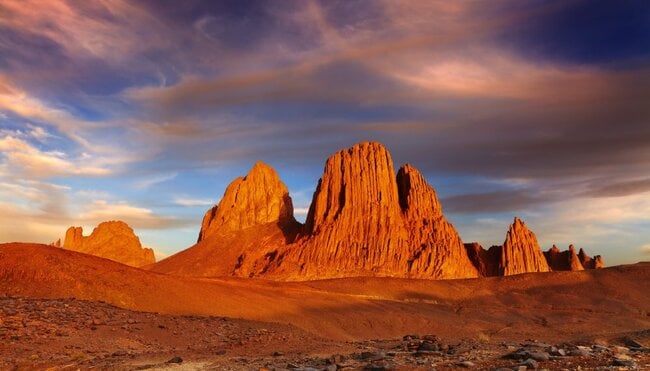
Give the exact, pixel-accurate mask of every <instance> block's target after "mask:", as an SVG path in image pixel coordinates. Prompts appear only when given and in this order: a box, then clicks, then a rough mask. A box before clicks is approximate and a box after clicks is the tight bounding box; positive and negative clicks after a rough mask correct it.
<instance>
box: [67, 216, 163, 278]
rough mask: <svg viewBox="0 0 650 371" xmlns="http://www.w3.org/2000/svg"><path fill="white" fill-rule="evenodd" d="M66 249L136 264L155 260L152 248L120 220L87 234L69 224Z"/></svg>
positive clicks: (139, 265) (134, 265)
mask: <svg viewBox="0 0 650 371" xmlns="http://www.w3.org/2000/svg"><path fill="white" fill-rule="evenodd" d="M63 248H64V249H67V250H74V251H78V252H82V253H85V254H89V255H95V256H99V257H102V258H106V259H110V260H114V261H116V262H120V263H122V264H126V265H130V266H133V267H142V266H145V265H149V264H153V263H155V262H156V258H155V256H154V253H153V250H152V249H150V248H143V247H142V245H141V244H140V239H139V238H138V236H136V235H135V233H134V232H133V229H131V227H129V225H128V224H126V223H124V222H121V221H109V222H103V223H100V224H99V225H98V226H97V227H96V228H95V229H94V230H93V232H92V233H91V234H90V236H88V237H84V236H83V229H82V228H81V227H70V228H68V230H67V231H66V233H65V239H64V242H63Z"/></svg>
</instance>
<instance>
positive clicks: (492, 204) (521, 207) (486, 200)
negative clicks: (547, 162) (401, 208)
mask: <svg viewBox="0 0 650 371" xmlns="http://www.w3.org/2000/svg"><path fill="white" fill-rule="evenodd" d="M546 202H550V200H549V198H548V197H542V196H540V195H539V194H538V193H537V192H535V191H534V190H503V191H493V192H484V193H471V194H461V195H456V196H450V197H447V198H444V199H442V200H441V203H442V205H443V207H444V210H445V211H446V212H451V213H457V214H477V213H478V214H481V213H486V214H487V213H501V212H507V211H511V212H515V211H525V210H528V209H530V208H532V207H534V206H535V205H538V204H541V203H546Z"/></svg>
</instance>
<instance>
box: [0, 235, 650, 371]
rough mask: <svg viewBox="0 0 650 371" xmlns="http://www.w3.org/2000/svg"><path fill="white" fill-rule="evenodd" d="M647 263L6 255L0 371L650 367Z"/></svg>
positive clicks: (14, 248)
mask: <svg viewBox="0 0 650 371" xmlns="http://www.w3.org/2000/svg"><path fill="white" fill-rule="evenodd" d="M648 292H650V264H648V263H640V264H634V265H628V266H618V267H612V268H606V269H599V270H595V271H583V272H555V273H543V274H524V275H518V276H512V277H496V278H483V279H471V280H451V281H427V280H411V279H394V278H353V279H335V280H324V281H310V282H272V281H262V280H246V279H197V278H189V277H179V276H171V275H166V274H161V273H155V272H150V271H146V270H142V269H137V268H130V267H127V266H124V265H122V264H118V263H115V262H111V261H108V260H105V259H101V258H97V257H92V256H88V255H84V254H79V253H75V252H70V251H65V250H61V249H58V248H52V247H47V246H43V245H31V244H5V245H0V369H3V370H4V369H9V370H11V369H26V370H31V369H52V370H57V369H71V370H72V369H74V370H76V369H124V370H135V369H179V370H180V369H188V370H191V369H207V370H259V369H269V370H272V369H303V370H312V369H316V370H324V369H328V370H334V369H351V370H354V369H359V370H361V369H372V370H383V369H397V370H410V369H420V370H431V369H436V370H446V369H461V368H471V369H477V370H483V369H486V370H495V369H499V368H502V369H511V370H512V369H515V370H519V369H523V367H526V369H534V368H538V369H549V370H564V369H568V370H577V369H582V370H584V369H607V370H609V369H613V370H618V369H650V353H649V352H648V346H649V345H650V343H649V341H650V314H649V313H650V295H648Z"/></svg>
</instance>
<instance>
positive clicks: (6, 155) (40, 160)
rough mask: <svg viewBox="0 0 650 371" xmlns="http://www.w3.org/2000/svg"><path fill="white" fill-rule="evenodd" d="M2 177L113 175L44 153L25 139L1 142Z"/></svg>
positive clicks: (54, 153) (51, 152) (106, 170)
mask: <svg viewBox="0 0 650 371" xmlns="http://www.w3.org/2000/svg"><path fill="white" fill-rule="evenodd" d="M0 151H2V154H1V155H0V159H1V162H0V174H5V175H8V174H14V175H15V176H16V175H18V176H25V177H29V178H46V177H51V176H71V175H83V176H106V175H109V174H110V173H111V171H110V170H109V169H108V168H106V167H102V166H93V165H90V166H89V165H84V162H86V161H87V160H88V159H82V158H79V159H75V160H69V159H67V156H66V155H65V154H64V153H62V152H59V151H41V150H40V149H38V148H36V147H35V146H33V145H31V144H29V143H28V142H25V141H23V140H21V139H18V138H14V137H11V136H6V137H4V138H0Z"/></svg>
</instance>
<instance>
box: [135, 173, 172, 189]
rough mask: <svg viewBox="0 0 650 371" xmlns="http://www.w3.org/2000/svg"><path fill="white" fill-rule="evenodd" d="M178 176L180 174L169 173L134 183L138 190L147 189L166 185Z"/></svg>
mask: <svg viewBox="0 0 650 371" xmlns="http://www.w3.org/2000/svg"><path fill="white" fill-rule="evenodd" d="M177 176H178V173H176V172H174V173H167V174H164V173H163V174H155V175H150V176H147V177H146V178H145V179H140V180H137V181H135V182H134V186H135V188H137V189H147V188H150V187H151V186H153V185H156V184H160V183H164V182H167V181H170V180H172V179H174V178H176V177H177Z"/></svg>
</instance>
